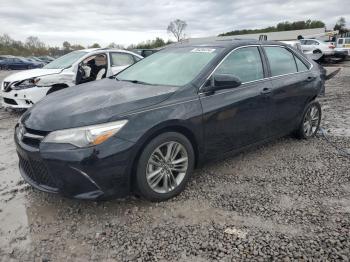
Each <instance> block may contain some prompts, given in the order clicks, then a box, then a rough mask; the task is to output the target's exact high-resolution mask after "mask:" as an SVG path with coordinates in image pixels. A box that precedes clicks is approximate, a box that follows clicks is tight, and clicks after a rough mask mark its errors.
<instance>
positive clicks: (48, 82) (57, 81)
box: [36, 71, 75, 87]
mask: <svg viewBox="0 0 350 262" xmlns="http://www.w3.org/2000/svg"><path fill="white" fill-rule="evenodd" d="M38 78H39V81H38V82H37V83H36V85H37V86H39V87H47V86H50V87H52V86H53V85H66V86H74V85H75V73H74V72H72V71H68V72H62V73H60V74H51V75H45V76H40V77H38Z"/></svg>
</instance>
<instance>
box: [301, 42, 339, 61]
mask: <svg viewBox="0 0 350 262" xmlns="http://www.w3.org/2000/svg"><path fill="white" fill-rule="evenodd" d="M299 41H300V43H301V48H302V49H303V52H304V54H306V55H308V56H310V58H311V59H313V60H315V61H318V60H320V59H321V58H323V57H326V56H333V55H334V54H335V51H334V48H335V46H334V45H333V44H330V43H326V42H323V41H320V40H317V39H301V40H299Z"/></svg>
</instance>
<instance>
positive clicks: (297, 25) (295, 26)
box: [219, 19, 325, 36]
mask: <svg viewBox="0 0 350 262" xmlns="http://www.w3.org/2000/svg"><path fill="white" fill-rule="evenodd" d="M324 27H325V23H324V22H322V21H319V20H310V19H309V20H306V21H295V22H289V21H285V22H280V23H278V24H277V25H276V26H269V27H266V28H262V29H242V30H234V31H230V32H226V33H222V34H220V35H219V36H230V35H245V34H259V33H268V32H277V31H289V30H301V29H312V28H324Z"/></svg>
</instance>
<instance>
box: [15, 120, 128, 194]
mask: <svg viewBox="0 0 350 262" xmlns="http://www.w3.org/2000/svg"><path fill="white" fill-rule="evenodd" d="M17 129H18V128H17V127H16V132H15V143H16V147H17V153H18V157H19V169H20V173H21V175H22V177H23V179H24V180H25V181H26V182H27V183H29V184H30V185H32V186H33V187H35V188H36V189H39V190H41V191H45V192H49V193H59V194H61V195H63V196H66V197H71V198H77V199H90V200H100V199H109V198H118V197H125V196H126V195H128V194H129V193H130V180H131V179H130V174H131V166H132V159H133V148H134V143H132V142H129V141H125V140H122V139H119V138H111V139H110V140H108V141H106V142H105V143H102V144H101V145H98V146H95V147H89V148H83V149H82V148H75V147H73V146H71V145H58V144H46V143H41V144H40V145H39V146H38V147H37V146H33V145H31V144H28V143H25V142H23V141H20V140H19V138H18V135H17V132H18V130H17Z"/></svg>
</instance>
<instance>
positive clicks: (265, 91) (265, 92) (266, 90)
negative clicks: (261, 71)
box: [261, 87, 272, 95]
mask: <svg viewBox="0 0 350 262" xmlns="http://www.w3.org/2000/svg"><path fill="white" fill-rule="evenodd" d="M271 92H272V89H271V88H269V87H264V88H263V90H261V94H263V95H268V94H270V93H271Z"/></svg>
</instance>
